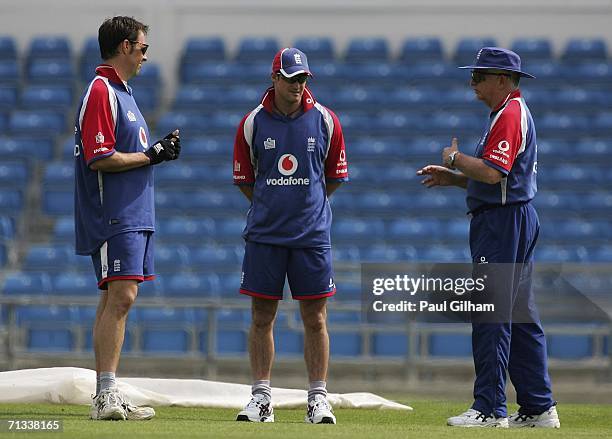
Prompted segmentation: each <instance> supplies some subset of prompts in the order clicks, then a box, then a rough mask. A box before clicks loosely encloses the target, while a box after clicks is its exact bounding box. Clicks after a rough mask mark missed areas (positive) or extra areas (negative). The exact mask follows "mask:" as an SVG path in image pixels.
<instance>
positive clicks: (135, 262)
mask: <svg viewBox="0 0 612 439" xmlns="http://www.w3.org/2000/svg"><path fill="white" fill-rule="evenodd" d="M91 259H92V261H93V264H94V269H95V271H96V277H97V278H98V288H100V289H101V290H107V289H108V282H110V281H113V280H121V279H133V280H136V281H138V282H142V281H145V280H153V279H155V274H154V269H155V266H154V262H153V232H149V231H137V232H125V233H120V234H119V235H115V236H113V237H111V238H109V240H108V241H106V242H104V244H102V246H101V247H100V248H99V249H98V251H97V252H95V253H94V254H93V255H91Z"/></svg>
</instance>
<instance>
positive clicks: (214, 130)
mask: <svg viewBox="0 0 612 439" xmlns="http://www.w3.org/2000/svg"><path fill="white" fill-rule="evenodd" d="M243 117H244V114H243V113H239V112H231V111H222V112H216V113H214V114H213V115H212V117H211V118H209V119H208V121H209V122H210V124H209V126H208V131H207V132H209V133H211V134H216V135H219V134H225V135H229V134H235V132H236V127H238V124H239V123H240V121H241V120H242V118H243Z"/></svg>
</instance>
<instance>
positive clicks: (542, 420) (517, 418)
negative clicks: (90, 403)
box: [508, 405, 561, 428]
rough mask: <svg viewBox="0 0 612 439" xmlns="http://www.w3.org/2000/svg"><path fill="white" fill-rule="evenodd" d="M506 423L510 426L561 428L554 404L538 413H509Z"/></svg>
mask: <svg viewBox="0 0 612 439" xmlns="http://www.w3.org/2000/svg"><path fill="white" fill-rule="evenodd" d="M508 424H509V425H510V428H525V427H531V428H533V427H537V428H561V423H560V422H559V415H558V414H557V408H556V407H555V406H554V405H553V406H552V407H551V408H549V409H548V410H546V411H545V412H543V413H540V414H539V415H522V414H520V413H514V414H512V415H510V418H509V420H508Z"/></svg>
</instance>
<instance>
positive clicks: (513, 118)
mask: <svg viewBox="0 0 612 439" xmlns="http://www.w3.org/2000/svg"><path fill="white" fill-rule="evenodd" d="M522 142H523V134H522V131H521V106H520V104H519V103H518V102H516V101H512V102H510V103H509V104H508V105H507V106H506V108H504V109H503V110H502V111H501V114H499V117H498V119H497V121H496V122H495V124H494V125H493V128H492V129H491V131H490V132H489V136H488V138H487V143H486V144H485V146H484V149H483V153H482V159H484V161H485V163H486V164H487V165H489V166H491V167H492V168H495V169H497V170H498V171H500V172H501V173H503V174H504V175H508V173H509V172H510V169H512V165H513V164H514V160H515V159H516V156H517V155H518V153H519V151H520V150H521V145H522Z"/></svg>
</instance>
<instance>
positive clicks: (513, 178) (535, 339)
mask: <svg viewBox="0 0 612 439" xmlns="http://www.w3.org/2000/svg"><path fill="white" fill-rule="evenodd" d="M460 68H465V69H470V70H471V71H472V80H471V86H472V88H473V89H474V92H475V93H476V96H477V97H478V99H480V100H482V101H483V102H484V103H485V104H486V105H487V106H488V107H489V108H490V109H491V112H490V114H489V121H488V123H487V126H486V129H485V131H484V133H483V135H482V137H481V140H480V142H479V143H478V145H477V147H476V151H475V153H474V156H470V155H467V154H464V153H463V152H459V150H458V147H457V139H453V141H452V144H451V146H450V147H447V148H445V149H444V151H443V152H442V160H443V163H444V165H445V166H436V165H428V166H425V167H424V168H422V169H421V170H420V171H418V174H419V175H425V176H426V177H425V179H424V180H423V184H424V185H425V186H426V187H433V186H459V187H463V188H466V189H467V205H468V208H469V210H470V213H471V215H472V219H471V223H470V248H471V253H472V262H473V264H474V273H475V274H476V275H478V276H479V277H480V276H487V275H488V280H487V289H486V290H485V292H486V296H485V297H484V298H483V299H481V300H485V301H486V300H490V301H491V303H493V304H494V305H495V307H496V309H495V313H494V314H492V315H491V316H487V315H486V313H482V314H477V313H474V314H473V315H472V351H473V356H474V366H475V370H476V380H475V383H474V403H473V405H472V407H471V408H470V409H469V410H468V411H467V412H465V413H463V414H461V415H459V416H454V417H451V418H449V419H448V425H450V426H458V427H502V428H504V427H505V428H507V427H550V428H558V427H559V426H560V424H559V418H558V415H557V411H556V408H555V405H556V402H555V401H554V399H553V397H552V390H551V383H550V378H549V375H548V366H547V353H546V338H545V336H544V331H543V329H542V325H541V323H540V318H539V315H538V312H537V309H536V307H535V300H534V297H533V290H532V285H531V284H532V269H533V250H534V248H535V244H536V241H537V238H538V233H539V228H540V225H539V220H538V215H537V213H536V211H535V209H534V208H533V206H532V205H531V200H532V199H533V197H534V196H535V194H536V192H537V186H536V174H537V145H536V131H535V126H534V123H533V119H532V117H531V113H530V112H529V109H528V108H527V105H526V104H525V101H524V99H523V98H522V97H521V92H520V90H519V88H518V84H519V80H520V78H521V77H528V78H533V76H532V75H530V74H528V73H525V72H523V71H521V59H520V57H519V56H518V55H517V54H516V53H514V52H512V51H510V50H506V49H502V48H498V47H484V48H482V49H481V50H480V51H479V52H478V55H477V56H476V62H475V63H474V64H473V65H471V66H465V67H460ZM485 278H486V277H485ZM506 372H508V373H509V375H510V380H511V381H512V383H513V384H514V387H515V388H516V393H517V402H518V404H519V406H520V409H519V411H518V413H515V414H513V415H511V416H510V417H509V418H508V415H507V409H506V395H505V384H506Z"/></svg>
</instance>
